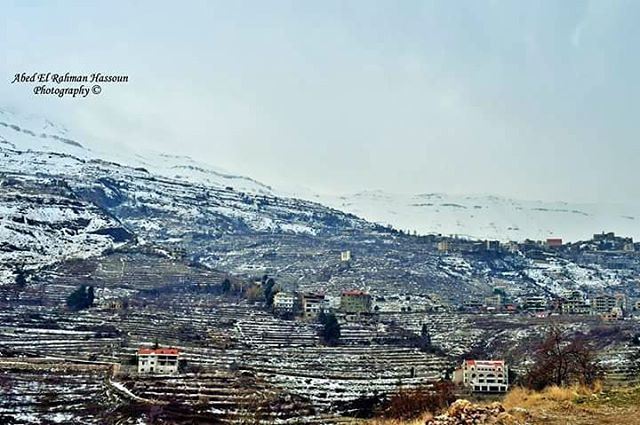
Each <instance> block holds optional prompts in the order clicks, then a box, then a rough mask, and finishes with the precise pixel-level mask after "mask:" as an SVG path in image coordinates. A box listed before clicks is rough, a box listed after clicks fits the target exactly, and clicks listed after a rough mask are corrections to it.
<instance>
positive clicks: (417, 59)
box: [0, 0, 640, 202]
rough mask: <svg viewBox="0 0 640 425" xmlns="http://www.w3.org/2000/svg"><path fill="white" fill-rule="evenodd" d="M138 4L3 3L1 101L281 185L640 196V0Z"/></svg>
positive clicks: (553, 196)
mask: <svg viewBox="0 0 640 425" xmlns="http://www.w3.org/2000/svg"><path fill="white" fill-rule="evenodd" d="M92 3H93V4H95V5H92ZM129 3H130V2H122V3H119V4H118V2H114V1H110V2H89V1H87V2H80V1H78V2H72V1H66V2H55V1H42V2H36V1H16V2H11V1H6V0H0V4H1V7H0V11H1V12H0V14H1V15H2V16H1V17H0V20H2V21H1V22H2V25H3V28H2V31H1V32H0V51H1V52H2V59H1V60H2V61H1V63H0V72H1V75H2V80H4V83H1V84H0V104H1V105H0V107H2V106H9V107H12V108H14V109H18V110H20V111H22V112H35V113H40V114H45V115H47V116H49V117H51V118H52V119H54V120H57V121H60V122H63V123H65V124H67V125H68V126H69V127H71V128H73V129H76V130H77V131H79V132H82V134H86V135H90V136H92V137H93V138H94V139H95V140H100V143H114V144H116V143H123V144H127V145H131V146H135V147H137V148H141V149H146V148H153V149H156V150H159V151H166V152H169V153H178V154H187V155H190V156H193V157H195V158H197V159H199V160H201V161H205V162H208V163H210V164H212V165H215V166H219V167H221V168H224V169H227V170H229V171H233V172H236V173H239V174H244V175H248V176H251V177H253V178H256V179H258V180H261V181H263V182H265V183H268V184H272V185H274V186H276V187H278V186H280V187H283V186H287V187H290V186H301V187H307V188H310V189H313V190H315V191H319V192H327V193H331V192H333V193H335V192H339V193H344V192H352V191H357V190H362V189H382V190H386V191H391V192H415V193H423V192H449V193H491V194H498V195H505V196H511V197H516V198H520V199H544V200H570V201H597V202H604V201H606V202H626V201H629V200H632V199H638V198H640V184H639V182H640V178H639V177H638V169H639V162H640V144H639V143H638V142H639V140H638V134H639V132H638V129H639V127H640V96H639V95H640V89H639V84H638V78H639V76H640V26H639V25H638V22H640V2H638V1H628V2H623V1H609V0H606V1H605V0H602V1H594V2H583V1H568V0H561V1H560V0H558V1H512V2H503V1H484V2H483V1H469V2H466V1H461V0H456V1H450V0H443V1H438V2H413V1H400V2H398V1H388V2H374V1H370V0H367V1H362V2H360V1H348V2H333V1H326V0H322V1H314V2H311V1H291V2H279V1H267V0H260V1H251V2H231V1H224V2H214V1H202V2H195V1H179V2H177V1H176V2H159V1H149V2H131V3H134V5H133V6H132V5H130V4H129ZM36 71H37V72H58V73H64V72H70V73H72V74H81V73H90V72H102V73H105V74H126V75H128V76H129V79H130V81H129V83H128V84H126V85H114V84H112V85H103V92H102V94H101V95H99V96H90V97H88V98H86V99H62V100H60V99H58V98H51V97H49V98H48V97H42V96H34V95H33V94H31V92H30V90H29V89H28V88H27V87H26V86H17V85H15V84H14V85H11V84H10V82H11V80H12V79H13V75H14V74H15V73H17V72H27V73H33V72H36ZM0 165H1V164H0Z"/></svg>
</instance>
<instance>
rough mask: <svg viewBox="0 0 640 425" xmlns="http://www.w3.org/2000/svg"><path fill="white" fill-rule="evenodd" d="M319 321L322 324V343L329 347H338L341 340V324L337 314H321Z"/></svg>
mask: <svg viewBox="0 0 640 425" xmlns="http://www.w3.org/2000/svg"><path fill="white" fill-rule="evenodd" d="M318 321H319V322H320V323H321V324H322V329H321V330H320V337H321V338H322V341H323V342H324V343H325V344H327V345H336V344H337V343H338V341H339V340H340V323H338V319H337V318H336V316H335V314H333V313H329V314H325V313H324V312H321V313H320V315H318Z"/></svg>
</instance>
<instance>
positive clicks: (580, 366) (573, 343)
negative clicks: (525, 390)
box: [524, 325, 602, 390]
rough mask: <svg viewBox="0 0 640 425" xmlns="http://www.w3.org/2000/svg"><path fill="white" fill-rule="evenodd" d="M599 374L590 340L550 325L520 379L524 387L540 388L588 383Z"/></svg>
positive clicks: (593, 380) (600, 375) (599, 369)
mask: <svg viewBox="0 0 640 425" xmlns="http://www.w3.org/2000/svg"><path fill="white" fill-rule="evenodd" d="M601 377H602V369H601V368H600V366H599V365H598V362H597V359H596V352H595V350H594V349H593V347H592V346H591V344H590V343H589V342H588V341H587V340H586V339H585V338H584V337H580V336H578V337H575V336H574V337H571V336H570V335H569V332H567V331H566V330H563V329H562V328H561V327H559V326H557V325H553V326H551V327H550V328H549V330H548V332H547V334H546V336H545V338H544V339H543V341H542V342H541V343H540V345H539V346H538V347H537V348H536V351H535V354H534V365H533V367H532V368H531V369H530V370H529V372H528V373H527V375H526V376H525V378H524V380H525V384H526V385H527V386H528V387H530V388H534V389H538V390H541V389H543V388H544V387H547V386H550V385H557V386H567V385H571V384H575V383H579V384H584V385H592V384H593V383H595V381H597V380H598V379H600V378H601Z"/></svg>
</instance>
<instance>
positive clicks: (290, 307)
mask: <svg viewBox="0 0 640 425" xmlns="http://www.w3.org/2000/svg"><path fill="white" fill-rule="evenodd" d="M296 300H297V297H296V295H295V294H293V293H291V292H278V293H277V294H276V295H274V297H273V309H274V310H278V311H282V312H287V313H290V312H293V311H294V308H295V305H296Z"/></svg>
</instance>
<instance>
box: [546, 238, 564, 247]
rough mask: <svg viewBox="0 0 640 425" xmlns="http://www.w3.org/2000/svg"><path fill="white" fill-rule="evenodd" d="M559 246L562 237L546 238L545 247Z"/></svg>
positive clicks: (560, 245)
mask: <svg viewBox="0 0 640 425" xmlns="http://www.w3.org/2000/svg"><path fill="white" fill-rule="evenodd" d="M561 247H562V239H560V238H548V239H547V248H561Z"/></svg>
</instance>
